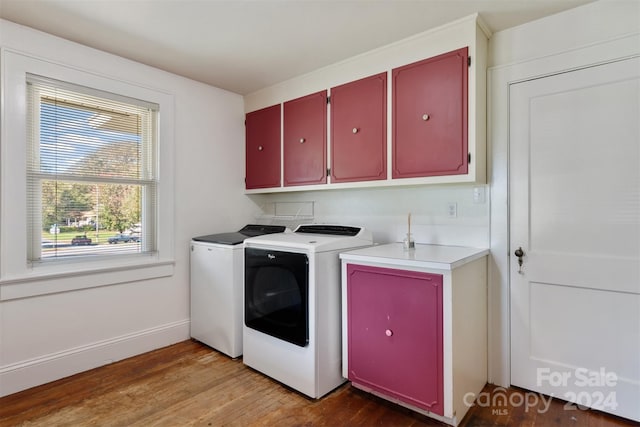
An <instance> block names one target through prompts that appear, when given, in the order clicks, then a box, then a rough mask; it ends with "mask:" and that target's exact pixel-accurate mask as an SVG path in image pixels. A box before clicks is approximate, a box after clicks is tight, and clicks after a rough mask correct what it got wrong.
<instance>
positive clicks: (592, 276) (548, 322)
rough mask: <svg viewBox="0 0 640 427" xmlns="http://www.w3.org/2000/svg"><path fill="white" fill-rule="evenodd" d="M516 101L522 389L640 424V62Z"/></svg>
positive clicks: (570, 79)
mask: <svg viewBox="0 0 640 427" xmlns="http://www.w3.org/2000/svg"><path fill="white" fill-rule="evenodd" d="M509 102H510V106H509V110H510V119H509V120H510V128H509V135H510V136H509V138H510V142H509V144H510V148H509V149H510V153H509V156H510V160H509V162H510V164H509V216H510V248H511V249H510V287H511V382H512V384H513V385H516V386H520V387H523V388H525V389H529V390H534V391H537V392H541V393H543V394H547V395H553V396H556V397H559V398H561V399H563V400H567V401H569V402H575V403H577V404H579V405H580V406H588V407H592V408H596V409H600V410H603V411H605V412H610V413H613V414H616V415H618V416H622V417H626V418H631V419H635V420H640V60H639V59H638V58H634V59H627V60H623V61H618V62H612V63H608V64H603V65H598V66H593V67H590V68H586V69H581V70H576V71H572V72H567V73H563V74H558V75H554V76H550V77H545V78H540V79H536V80H530V81H526V82H522V83H517V84H513V85H511V87H510V92H509ZM518 248H521V249H522V252H523V256H522V267H521V268H520V267H519V265H518V257H517V256H516V255H514V252H515V251H516V250H517V249H518ZM565 407H566V408H567V409H577V408H578V406H577V405H572V404H571V403H567V405H566V406H565Z"/></svg>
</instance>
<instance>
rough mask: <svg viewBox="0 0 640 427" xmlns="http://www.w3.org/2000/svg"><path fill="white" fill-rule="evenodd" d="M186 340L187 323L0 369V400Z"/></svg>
mask: <svg viewBox="0 0 640 427" xmlns="http://www.w3.org/2000/svg"><path fill="white" fill-rule="evenodd" d="M187 339H189V320H188V319H187V320H182V321H178V322H173V323H168V324H165V325H161V326H158V327H155V328H150V329H145V330H142V331H138V332H135V333H132V334H127V335H122V336H119V337H115V338H112V339H108V340H104V341H99V342H96V343H92V344H89V345H86V346H80V347H75V348H72V349H69V350H65V351H61V352H57V353H51V354H47V355H45V356H41V357H38V358H35V359H30V360H26V361H22V362H18V363H14V364H11V365H7V366H0V397H2V396H6V395H9V394H12V393H16V392H18V391H21V390H26V389H28V388H31V387H35V386H38V385H42V384H46V383H48V382H51V381H55V380H59V379H61V378H65V377H68V376H70V375H74V374H77V373H79V372H84V371H88V370H89V369H93V368H97V367H98V366H103V365H107V364H109V363H113V362H116V361H118V360H122V359H126V358H128V357H131V356H135V355H138V354H142V353H146V352H148V351H151V350H155V349H158V348H161V347H166V346H168V345H171V344H175V343H177V342H180V341H184V340H187Z"/></svg>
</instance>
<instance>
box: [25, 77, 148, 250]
mask: <svg viewBox="0 0 640 427" xmlns="http://www.w3.org/2000/svg"><path fill="white" fill-rule="evenodd" d="M27 102H28V105H27V109H28V114H27V116H28V117H27V128H28V129H27V143H28V150H27V187H28V188H27V215H28V218H27V220H28V221H27V223H28V233H27V234H28V239H29V241H28V245H27V246H28V251H29V253H28V259H29V261H32V262H36V261H40V260H46V259H60V258H70V257H77V256H112V255H117V254H131V253H140V254H142V253H152V252H155V250H156V237H157V234H156V233H157V230H156V217H157V203H156V199H157V197H156V193H157V186H158V171H157V145H158V143H157V140H158V138H157V120H158V106H157V105H155V104H151V103H148V102H145V101H141V100H137V99H131V98H127V97H124V96H120V95H116V94H112V93H106V92H102V91H98V90H94V89H91V88H86V87H82V86H77V85H73V84H70V83H66V82H61V81H56V80H51V79H47V78H42V77H39V76H35V75H27Z"/></svg>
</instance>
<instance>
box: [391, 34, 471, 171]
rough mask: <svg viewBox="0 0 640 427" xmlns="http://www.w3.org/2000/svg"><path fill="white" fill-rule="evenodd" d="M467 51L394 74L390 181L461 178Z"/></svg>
mask: <svg viewBox="0 0 640 427" xmlns="http://www.w3.org/2000/svg"><path fill="white" fill-rule="evenodd" d="M467 57H468V55H467V48H466V47H465V48H463V49H459V50H456V51H453V52H449V53H445V54H443V55H439V56H436V57H433V58H429V59H426V60H424V61H420V62H416V63H413V64H409V65H405V66H403V67H400V68H396V69H394V70H393V72H392V75H393V142H392V156H393V159H392V164H393V169H392V177H393V178H411V177H424V176H439V175H458V174H466V173H467V169H468V161H467V156H468V142H467V92H468V90H467V82H468V65H467Z"/></svg>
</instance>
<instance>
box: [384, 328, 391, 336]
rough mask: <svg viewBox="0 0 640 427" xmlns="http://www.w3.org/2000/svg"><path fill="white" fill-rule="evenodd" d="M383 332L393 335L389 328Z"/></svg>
mask: <svg viewBox="0 0 640 427" xmlns="http://www.w3.org/2000/svg"><path fill="white" fill-rule="evenodd" d="M384 334H385V335H386V336H388V337H390V336H391V335H393V331H392V330H391V329H387V330H386V331H384Z"/></svg>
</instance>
